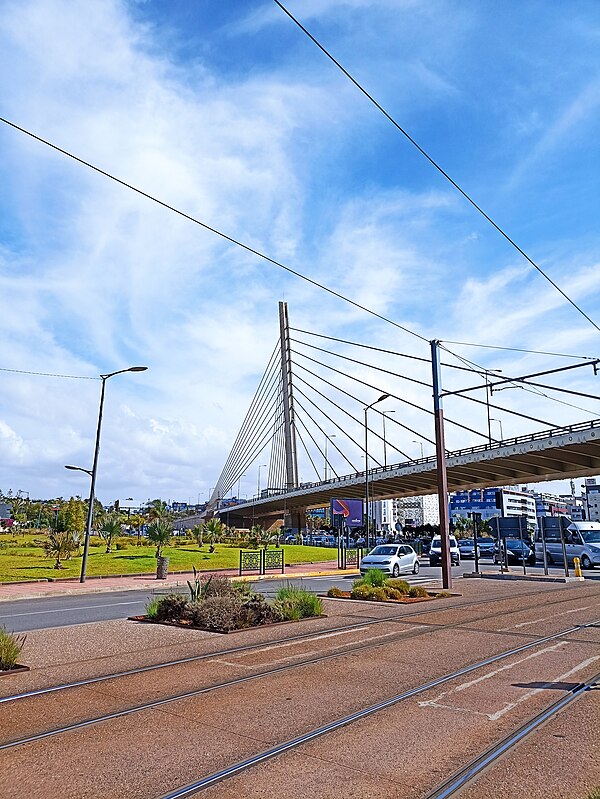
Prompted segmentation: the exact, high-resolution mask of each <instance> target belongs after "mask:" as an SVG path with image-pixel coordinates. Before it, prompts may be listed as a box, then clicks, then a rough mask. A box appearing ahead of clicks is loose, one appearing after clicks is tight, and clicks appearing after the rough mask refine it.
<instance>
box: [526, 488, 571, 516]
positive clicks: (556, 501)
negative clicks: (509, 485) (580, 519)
mask: <svg viewBox="0 0 600 799" xmlns="http://www.w3.org/2000/svg"><path fill="white" fill-rule="evenodd" d="M533 498H534V499H535V513H536V516H537V517H538V518H539V517H540V516H568V515H569V513H568V510H567V503H566V502H565V500H564V498H563V497H559V496H556V494H542V493H536V492H534V494H533Z"/></svg>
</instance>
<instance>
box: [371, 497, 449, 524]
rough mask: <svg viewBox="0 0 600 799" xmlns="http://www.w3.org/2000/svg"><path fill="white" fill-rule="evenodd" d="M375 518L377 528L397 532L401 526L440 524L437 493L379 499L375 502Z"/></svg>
mask: <svg viewBox="0 0 600 799" xmlns="http://www.w3.org/2000/svg"><path fill="white" fill-rule="evenodd" d="M373 518H374V519H375V523H376V525H377V528H378V529H380V530H383V531H384V532H396V531H397V530H399V529H400V527H402V528H404V527H420V526H421V525H423V524H439V523H440V510H439V503H438V497H437V494H426V495H425V496H420V497H400V498H397V499H383V500H378V501H377V502H374V503H373ZM397 525H398V527H397Z"/></svg>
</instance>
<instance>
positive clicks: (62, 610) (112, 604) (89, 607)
mask: <svg viewBox="0 0 600 799" xmlns="http://www.w3.org/2000/svg"><path fill="white" fill-rule="evenodd" d="M143 603H144V600H143V599H138V600H137V601H136V602H108V603H106V604H104V605H81V606H79V607H73V608H56V609H55V610H30V611H27V612H26V613H10V614H9V615H8V616H0V619H16V618H18V617H19V616H38V615H41V614H42V613H69V612H70V611H73V610H94V609H95V608H114V607H117V605H141V604H143Z"/></svg>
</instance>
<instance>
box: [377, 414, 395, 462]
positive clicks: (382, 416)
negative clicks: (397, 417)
mask: <svg viewBox="0 0 600 799" xmlns="http://www.w3.org/2000/svg"><path fill="white" fill-rule="evenodd" d="M377 401H378V402H379V400H377ZM386 413H396V411H382V412H381V421H382V424H383V465H384V466H387V447H386V440H385V415H386Z"/></svg>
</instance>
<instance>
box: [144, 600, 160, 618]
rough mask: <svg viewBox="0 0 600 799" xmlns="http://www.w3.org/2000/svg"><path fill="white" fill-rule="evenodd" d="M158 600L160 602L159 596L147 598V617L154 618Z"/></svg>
mask: <svg viewBox="0 0 600 799" xmlns="http://www.w3.org/2000/svg"><path fill="white" fill-rule="evenodd" d="M159 602H160V597H158V596H153V597H152V598H151V599H149V600H148V602H146V616H147V617H148V618H149V619H155V618H156V614H157V612H158V604H159Z"/></svg>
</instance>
